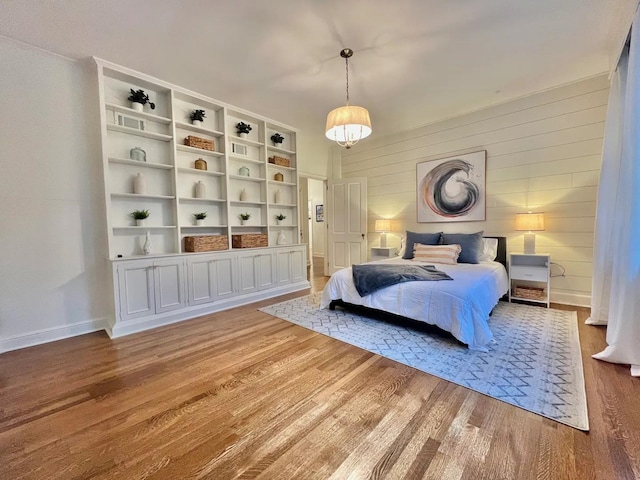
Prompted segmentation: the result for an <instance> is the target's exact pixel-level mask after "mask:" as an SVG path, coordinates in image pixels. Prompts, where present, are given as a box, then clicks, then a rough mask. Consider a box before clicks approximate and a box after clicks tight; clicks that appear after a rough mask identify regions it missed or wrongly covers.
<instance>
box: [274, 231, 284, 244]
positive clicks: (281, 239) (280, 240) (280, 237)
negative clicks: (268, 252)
mask: <svg viewBox="0 0 640 480" xmlns="http://www.w3.org/2000/svg"><path fill="white" fill-rule="evenodd" d="M286 244H287V237H285V235H284V230H280V232H278V239H277V240H276V245H286Z"/></svg>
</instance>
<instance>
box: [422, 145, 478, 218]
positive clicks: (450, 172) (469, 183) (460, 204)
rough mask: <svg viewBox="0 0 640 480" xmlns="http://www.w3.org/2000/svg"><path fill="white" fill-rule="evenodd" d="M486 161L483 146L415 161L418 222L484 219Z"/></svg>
mask: <svg viewBox="0 0 640 480" xmlns="http://www.w3.org/2000/svg"><path fill="white" fill-rule="evenodd" d="M486 163H487V152H486V151H485V150H482V151H480V152H474V153H466V154H464V155H456V156H454V157H448V158H441V159H439V160H429V161H426V162H420V163H418V164H417V169H416V179H417V185H416V192H417V197H418V198H417V211H418V222H473V221H479V220H484V219H485V205H486V185H485V173H486Z"/></svg>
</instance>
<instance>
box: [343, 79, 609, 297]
mask: <svg viewBox="0 0 640 480" xmlns="http://www.w3.org/2000/svg"><path fill="white" fill-rule="evenodd" d="M608 93H609V88H608V80H607V77H606V76H605V75H602V76H598V77H594V78H590V79H587V80H583V81H580V82H576V83H572V84H570V85H563V86H561V87H558V88H555V89H551V90H547V91H544V92H540V93H536V94H532V95H529V96H527V97H522V98H519V99H516V100H512V101H509V102H505V103H502V104H499V105H496V106H493V107H489V108H486V109H483V110H480V111H476V112H473V113H469V114H466V115H462V116H459V117H456V118H452V119H448V120H444V121H441V122H437V123H433V124H430V125H426V126H423V127H419V128H416V129H414V130H410V131H406V132H402V133H400V134H395V135H390V136H386V137H380V136H376V135H375V129H374V134H373V135H372V138H371V139H370V140H367V141H364V142H363V143H362V144H360V145H358V146H357V147H356V148H354V149H352V150H345V151H344V152H343V155H342V176H343V177H345V178H347V177H367V179H368V180H367V181H368V209H369V211H368V230H369V232H373V230H374V228H373V224H374V221H375V219H377V218H391V219H392V220H393V221H392V228H393V231H394V232H393V234H389V235H388V243H389V245H390V246H394V245H395V246H397V245H399V239H400V235H401V233H403V232H404V231H405V230H412V231H425V232H426V231H445V232H476V231H479V230H484V232H485V234H487V235H503V236H506V237H508V240H507V245H508V251H509V252H518V251H522V248H523V238H524V237H523V234H522V232H515V231H514V230H513V229H514V222H515V214H516V213H518V212H525V211H528V210H530V211H537V212H539V211H543V212H545V220H546V230H545V231H544V232H538V233H537V234H536V251H538V252H544V253H550V254H551V256H552V261H553V262H555V263H557V264H559V265H561V266H562V267H564V269H565V270H566V274H565V276H564V277H561V276H558V277H554V278H552V281H551V299H552V301H555V302H560V303H569V304H574V305H589V301H590V295H591V293H590V292H591V269H592V257H593V227H594V218H595V205H596V197H597V184H598V178H599V173H600V165H601V159H602V141H603V134H604V120H605V115H606V108H607V98H608ZM374 121H375V119H374ZM478 150H486V151H487V211H486V221H484V222H456V223H417V219H416V198H415V197H416V164H417V163H419V162H422V161H424V160H434V159H438V158H444V157H448V156H451V155H457V154H462V153H469V152H474V151H478ZM378 238H379V235H378V234H376V233H369V237H368V239H369V243H370V244H371V245H377V242H378ZM559 273H561V268H560V267H559V266H557V265H553V266H552V275H555V274H559Z"/></svg>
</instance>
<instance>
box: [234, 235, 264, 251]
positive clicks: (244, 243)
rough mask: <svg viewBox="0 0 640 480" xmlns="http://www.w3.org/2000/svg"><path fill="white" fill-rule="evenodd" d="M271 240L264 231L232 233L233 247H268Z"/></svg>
mask: <svg viewBox="0 0 640 480" xmlns="http://www.w3.org/2000/svg"><path fill="white" fill-rule="evenodd" d="M268 244H269V241H268V239H267V235H265V234H262V233H243V234H242V235H231V245H232V246H233V248H255V247H266V246H268Z"/></svg>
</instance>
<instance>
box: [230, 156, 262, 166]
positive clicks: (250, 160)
mask: <svg viewBox="0 0 640 480" xmlns="http://www.w3.org/2000/svg"><path fill="white" fill-rule="evenodd" d="M229 160H233V161H234V162H246V163H255V164H257V165H264V161H262V160H256V159H254V158H247V157H243V156H242V155H236V154H229Z"/></svg>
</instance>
